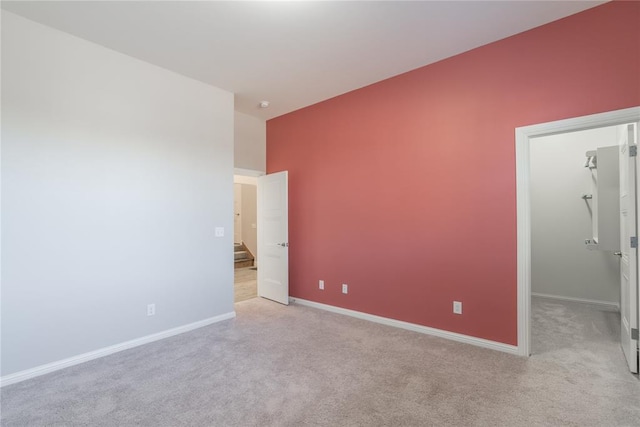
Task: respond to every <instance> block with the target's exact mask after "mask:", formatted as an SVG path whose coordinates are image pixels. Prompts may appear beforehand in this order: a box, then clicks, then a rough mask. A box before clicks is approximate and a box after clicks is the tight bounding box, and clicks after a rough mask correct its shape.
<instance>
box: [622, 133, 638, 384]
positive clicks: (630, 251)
mask: <svg viewBox="0 0 640 427" xmlns="http://www.w3.org/2000/svg"><path fill="white" fill-rule="evenodd" d="M636 132H637V127H636V126H635V125H634V124H630V125H622V126H619V127H618V140H619V145H620V252H621V257H620V281H621V283H620V335H621V337H620V342H621V344H622V351H623V352H624V355H625V357H626V358H627V363H628V364H629V369H630V370H631V372H634V373H637V372H638V337H637V333H638V305H639V302H638V297H639V296H638V249H637V245H632V244H631V238H632V237H636V236H637V234H636V231H637V220H636V211H637V196H636V169H637V164H636V161H637V158H638V157H637V156H631V155H630V153H631V150H632V149H635V148H634V147H636V146H637V145H636ZM634 246H636V247H634Z"/></svg>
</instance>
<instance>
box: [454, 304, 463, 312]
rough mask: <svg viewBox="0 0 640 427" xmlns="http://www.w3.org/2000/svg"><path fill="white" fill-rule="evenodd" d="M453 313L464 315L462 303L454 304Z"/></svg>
mask: <svg viewBox="0 0 640 427" xmlns="http://www.w3.org/2000/svg"><path fill="white" fill-rule="evenodd" d="M453 312H454V314H462V303H461V302H460V301H454V302H453Z"/></svg>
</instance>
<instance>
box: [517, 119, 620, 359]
mask: <svg viewBox="0 0 640 427" xmlns="http://www.w3.org/2000/svg"><path fill="white" fill-rule="evenodd" d="M618 132H619V126H608V127H602V128H595V129H587V130H581V131H576V132H567V133H561V134H554V135H547V136H539V137H535V138H531V139H530V153H529V154H530V176H529V178H530V180H529V182H530V190H531V191H530V197H531V296H532V298H531V317H532V320H531V324H532V326H531V328H532V345H531V353H532V354H534V355H545V356H546V355H555V356H558V355H560V354H563V352H566V351H567V350H568V349H571V353H572V356H573V357H575V358H576V359H579V358H580V354H586V353H587V352H590V353H591V354H601V358H602V359H614V360H618V362H619V363H620V364H621V363H622V354H620V351H619V341H620V314H619V311H620V305H619V302H620V258H619V257H618V256H617V255H616V254H615V253H616V251H617V250H618V249H619V236H620V221H619V217H620V212H619V196H618V195H619V178H620V174H619V167H618ZM598 150H600V151H602V150H605V152H606V153H609V154H610V156H609V157H610V159H609V160H610V161H609V163H607V162H606V160H607V158H605V157H603V155H601V156H600V157H594V156H592V154H593V153H597V152H598ZM594 159H597V160H594ZM595 162H597V167H596V163H595ZM607 178H609V179H607ZM605 184H606V185H608V186H609V187H611V188H609V187H607V188H603V185H605ZM598 185H599V186H600V194H601V195H603V196H606V195H604V194H602V193H603V192H604V191H605V190H608V191H610V192H611V193H615V195H614V196H613V197H612V198H611V199H612V200H609V201H607V200H606V197H597V196H598V192H597V191H594V189H595V188H594V187H596V186H598ZM594 193H595V194H594ZM607 202H612V203H608V206H609V207H610V208H611V209H610V213H609V212H602V211H601V209H598V205H602V203H607ZM605 214H609V215H610V218H607V219H606V221H604V227H606V230H604V229H603V230H601V231H602V233H605V232H606V233H608V235H611V236H614V237H616V238H617V239H615V240H616V242H614V243H613V244H612V247H611V248H604V247H600V248H596V247H594V245H591V244H586V243H585V241H591V239H593V236H594V234H597V233H594V227H593V224H594V221H598V219H600V220H603V219H604V218H603V215H605ZM599 217H600V218H599ZM602 237H604V234H602ZM600 241H601V243H602V239H601V240H600ZM601 246H602V245H601ZM612 355H614V356H616V357H611V356H612Z"/></svg>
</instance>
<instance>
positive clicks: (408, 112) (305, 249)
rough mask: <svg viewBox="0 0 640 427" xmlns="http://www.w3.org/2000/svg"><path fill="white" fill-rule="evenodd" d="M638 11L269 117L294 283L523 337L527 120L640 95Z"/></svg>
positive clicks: (555, 29) (313, 294) (566, 27)
mask: <svg viewBox="0 0 640 427" xmlns="http://www.w3.org/2000/svg"><path fill="white" fill-rule="evenodd" d="M638 22H640V3H638V2H613V3H607V4H605V5H603V6H599V7H596V8H593V9H590V10H587V11H585V12H582V13H579V14H576V15H573V16H570V17H568V18H565V19H562V20H559V21H556V22H553V23H550V24H547V25H544V26H541V27H538V28H535V29H533V30H530V31H527V32H525V33H521V34H518V35H516V36H513V37H510V38H507V39H504V40H501V41H498V42H495V43H492V44H489V45H486V46H483V47H480V48H477V49H474V50H472V51H469V52H466V53H464V54H461V55H458V56H455V57H452V58H449V59H446V60H443V61H441V62H438V63H436V64H432V65H429V66H426V67H423V68H420V69H417V70H414V71H411V72H408V73H406V74H402V75H400V76H397V77H394V78H391V79H388V80H385V81H382V82H379V83H376V84H374V85H371V86H368V87H365V88H363V89H359V90H356V91H353V92H350V93H347V94H345V95H341V96H338V97H336V98H333V99H330V100H327V101H324V102H321V103H319V104H316V105H313V106H310V107H307V108H304V109H301V110H298V111H295V112H293V113H290V114H287V115H284V116H281V117H278V118H275V119H272V120H270V121H268V122H267V171H268V172H276V171H281V170H288V171H289V179H290V183H289V221H290V225H289V233H290V234H289V242H290V292H291V295H292V296H294V297H298V298H304V299H307V300H311V301H317V302H320V303H324V304H330V305H334V306H339V307H345V308H348V309H352V310H358V311H362V312H365V313H371V314H375V315H379V316H384V317H389V318H393V319H399V320H403V321H407V322H412V323H416V324H420V325H425V326H430V327H434V328H439V329H443V330H447V331H453V332H458V333H461V334H466V335H471V336H475V337H480V338H485V339H489V340H494V341H498V342H503V343H507V344H513V345H516V344H517V309H516V287H517V278H516V181H515V176H516V171H515V141H514V129H515V128H516V127H519V126H525V125H530V124H535V123H542V122H548V121H553V120H559V119H564V118H570V117H577V116H583V115H588V114H594V113H599V112H604V111H611V110H617V109H622V108H627V107H632V106H637V105H640V26H639V25H638ZM319 279H323V280H324V281H325V290H324V291H320V290H318V280H319ZM342 283H348V284H349V294H348V295H343V294H341V291H340V287H341V284H342ZM453 300H458V301H462V302H463V308H464V314H463V315H462V316H459V315H454V314H453V313H452V301H453Z"/></svg>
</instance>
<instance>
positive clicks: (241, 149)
mask: <svg viewBox="0 0 640 427" xmlns="http://www.w3.org/2000/svg"><path fill="white" fill-rule="evenodd" d="M234 165H235V167H236V168H239V169H249V170H252V171H260V172H265V171H266V170H267V124H266V122H265V121H264V120H261V119H258V118H256V117H252V116H249V115H247V114H244V113H240V112H237V111H236V112H235V141H234Z"/></svg>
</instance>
